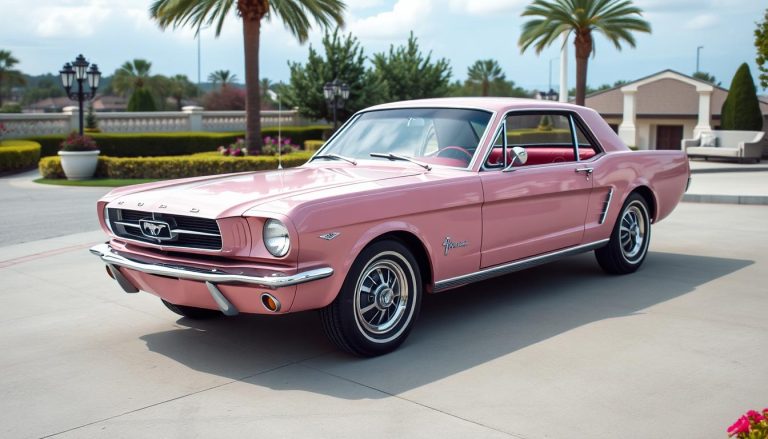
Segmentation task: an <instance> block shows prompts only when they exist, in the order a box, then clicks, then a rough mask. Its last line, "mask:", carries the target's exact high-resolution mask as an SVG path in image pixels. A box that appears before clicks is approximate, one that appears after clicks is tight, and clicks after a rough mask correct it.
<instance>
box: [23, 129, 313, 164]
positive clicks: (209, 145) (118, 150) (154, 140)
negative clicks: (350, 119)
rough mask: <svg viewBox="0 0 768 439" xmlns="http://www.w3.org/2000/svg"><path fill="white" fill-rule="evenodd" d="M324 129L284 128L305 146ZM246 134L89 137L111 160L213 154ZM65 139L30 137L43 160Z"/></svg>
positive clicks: (273, 132)
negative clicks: (202, 153)
mask: <svg viewBox="0 0 768 439" xmlns="http://www.w3.org/2000/svg"><path fill="white" fill-rule="evenodd" d="M324 129H326V127H325V126H324V125H319V126H306V127H298V126H288V127H283V128H282V133H281V134H282V136H283V137H290V138H291V140H292V141H293V143H295V144H298V145H302V144H303V143H304V142H305V141H306V140H310V139H317V138H320V136H321V135H322V132H323V130H324ZM277 131H278V130H277V128H276V127H274V128H273V127H269V128H264V129H263V130H262V131H261V132H262V135H263V136H273V137H276V136H277ZM244 135H245V134H244V133H208V132H180V133H119V134H118V133H93V134H89V136H90V137H92V138H93V139H94V140H95V141H96V143H97V144H98V145H99V150H100V151H101V153H102V154H103V155H107V156H111V157H156V156H176V155H188V154H194V153H197V152H205V151H213V150H215V149H216V148H218V147H219V146H222V145H229V144H231V143H234V142H235V141H236V140H237V139H238V138H240V137H243V136H244ZM64 138H65V136H64V135H47V136H37V137H30V138H29V140H32V141H35V142H37V143H39V144H40V145H41V146H42V150H41V155H42V156H43V157H47V156H52V155H56V153H57V152H58V151H59V144H60V143H61V141H62V140H64Z"/></svg>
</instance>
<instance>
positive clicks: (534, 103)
mask: <svg viewBox="0 0 768 439" xmlns="http://www.w3.org/2000/svg"><path fill="white" fill-rule="evenodd" d="M396 108H473V109H479V110H487V111H495V112H505V111H509V110H530V109H547V110H555V109H562V110H571V111H578V110H579V109H583V107H580V106H578V105H573V104H568V103H564V102H553V101H545V100H539V99H524V98H505V97H459V98H433V99H415V100H411V101H399V102H390V103H386V104H381V105H375V106H373V107H369V108H366V109H365V110H364V111H373V110H387V109H396Z"/></svg>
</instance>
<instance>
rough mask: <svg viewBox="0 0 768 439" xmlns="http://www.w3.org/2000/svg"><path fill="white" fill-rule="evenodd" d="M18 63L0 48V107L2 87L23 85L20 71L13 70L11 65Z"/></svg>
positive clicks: (9, 53)
mask: <svg viewBox="0 0 768 439" xmlns="http://www.w3.org/2000/svg"><path fill="white" fill-rule="evenodd" d="M18 63H19V60H18V59H17V58H15V57H14V56H13V55H11V52H10V51H8V50H0V107H2V106H3V87H4V86H6V85H8V86H11V85H14V84H18V85H23V84H24V82H25V81H24V77H23V76H22V75H21V72H19V71H18V70H14V69H13V66H15V65H16V64H18Z"/></svg>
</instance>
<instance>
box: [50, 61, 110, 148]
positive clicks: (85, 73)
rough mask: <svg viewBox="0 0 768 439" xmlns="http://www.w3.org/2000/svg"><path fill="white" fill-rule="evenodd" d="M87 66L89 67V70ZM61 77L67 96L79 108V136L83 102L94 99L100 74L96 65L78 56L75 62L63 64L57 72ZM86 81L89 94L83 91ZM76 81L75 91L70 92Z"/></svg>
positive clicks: (81, 129) (81, 126)
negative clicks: (89, 89)
mask: <svg viewBox="0 0 768 439" xmlns="http://www.w3.org/2000/svg"><path fill="white" fill-rule="evenodd" d="M88 66H91V68H90V69H89V68H88ZM59 74H60V75H61V85H62V86H64V91H66V92H67V96H69V98H70V99H72V100H73V101H77V102H78V105H79V108H80V114H79V117H80V135H81V136H82V135H83V101H85V100H91V99H93V98H94V97H96V89H98V88H99V80H100V79H101V72H100V71H99V68H98V67H97V66H96V64H91V63H89V62H88V61H86V60H85V57H84V56H83V55H78V56H77V58H75V61H74V62H72V63H71V64H70V63H66V64H64V68H62V69H61V71H60V72H59ZM86 80H88V86H89V87H90V88H91V91H90V92H86V91H85V87H84V86H83V82H85V81H86ZM75 81H77V91H72V85H73V84H74V83H75Z"/></svg>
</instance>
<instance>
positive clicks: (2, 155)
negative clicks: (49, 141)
mask: <svg viewBox="0 0 768 439" xmlns="http://www.w3.org/2000/svg"><path fill="white" fill-rule="evenodd" d="M38 160H40V144H39V143H36V142H30V141H28V140H2V141H0V172H6V171H15V170H17V169H24V168H28V167H30V166H33V165H34V164H35V163H37V161H38Z"/></svg>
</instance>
